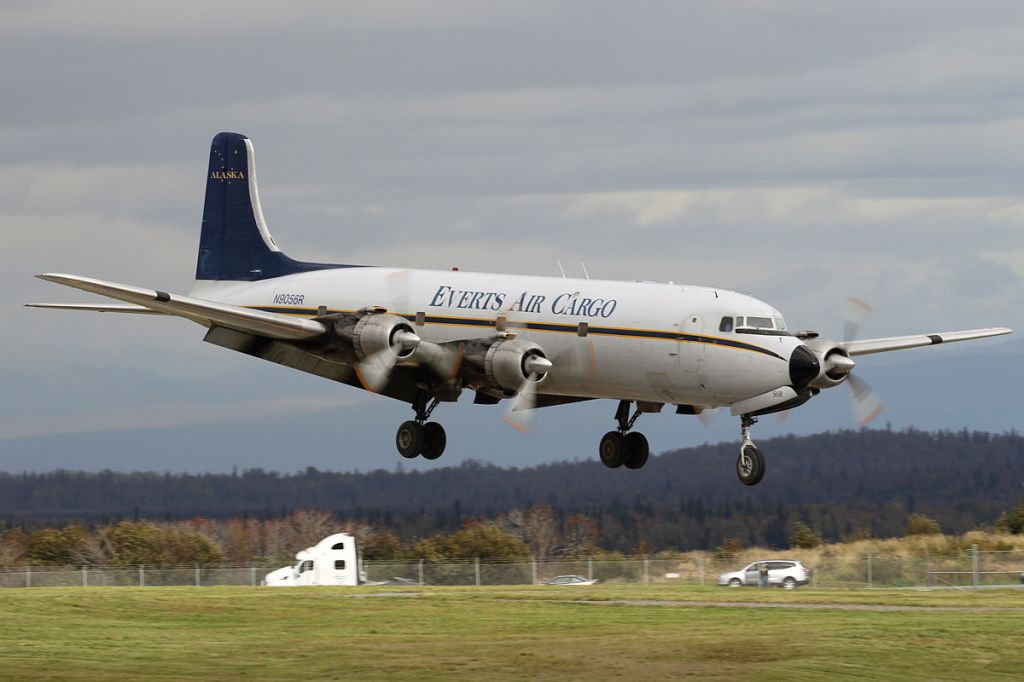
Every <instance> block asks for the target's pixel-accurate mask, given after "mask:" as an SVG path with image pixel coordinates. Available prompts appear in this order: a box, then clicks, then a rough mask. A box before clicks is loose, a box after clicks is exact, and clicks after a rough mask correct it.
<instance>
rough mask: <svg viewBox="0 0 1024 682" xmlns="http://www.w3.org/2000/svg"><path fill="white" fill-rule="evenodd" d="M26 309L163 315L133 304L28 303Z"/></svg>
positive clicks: (157, 311)
mask: <svg viewBox="0 0 1024 682" xmlns="http://www.w3.org/2000/svg"><path fill="white" fill-rule="evenodd" d="M25 307H26V308H52V309H54V310H88V311H91V312H94V313H135V314H136V315H163V314H164V313H163V312H161V311H159V310H151V309H149V308H147V307H145V306H141V305H132V304H131V303H110V304H108V305H97V304H94V303H26V304H25Z"/></svg>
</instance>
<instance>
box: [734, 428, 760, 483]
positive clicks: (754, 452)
mask: <svg viewBox="0 0 1024 682" xmlns="http://www.w3.org/2000/svg"><path fill="white" fill-rule="evenodd" d="M756 423H757V419H755V418H754V417H750V416H747V415H742V416H741V417H740V433H741V434H742V437H743V444H742V445H741V446H740V456H739V459H737V460H736V475H737V476H739V479H740V483H742V484H743V485H757V484H758V483H760V482H761V479H762V478H764V455H762V454H761V451H760V450H758V449H757V446H756V445H754V441H752V440H751V439H750V427H751V426H753V425H754V424H756Z"/></svg>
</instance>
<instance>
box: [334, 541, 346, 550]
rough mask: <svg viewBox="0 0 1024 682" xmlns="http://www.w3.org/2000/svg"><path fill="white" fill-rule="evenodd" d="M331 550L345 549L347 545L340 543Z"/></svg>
mask: <svg viewBox="0 0 1024 682" xmlns="http://www.w3.org/2000/svg"><path fill="white" fill-rule="evenodd" d="M331 549H345V543H344V542H339V543H337V544H335V545H334V546H333V547H331Z"/></svg>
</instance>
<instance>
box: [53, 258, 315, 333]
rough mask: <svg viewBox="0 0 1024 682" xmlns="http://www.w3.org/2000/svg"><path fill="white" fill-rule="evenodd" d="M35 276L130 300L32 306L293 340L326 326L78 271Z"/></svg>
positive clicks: (302, 319)
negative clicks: (171, 320)
mask: <svg viewBox="0 0 1024 682" xmlns="http://www.w3.org/2000/svg"><path fill="white" fill-rule="evenodd" d="M36 277H38V278H39V279H42V280H46V281H47V282H54V283H56V284H63V285H64V286H69V287H74V288H75V289H81V290H82V291H89V292H92V293H94V294H99V295H101V296H107V297H109V298H114V299H117V300H119V301H124V302H125V303H129V304H131V305H130V306H128V307H124V306H86V307H84V308H83V307H80V306H75V307H69V306H71V305H72V304H53V303H47V304H35V305H36V307H47V308H53V307H59V308H64V309H71V310H74V309H78V310H82V309H84V310H98V311H100V312H115V311H116V312H134V313H139V312H143V311H142V310H139V309H138V308H143V309H145V310H146V311H148V312H153V313H157V314H161V313H162V314H166V315H176V316H178V317H184V318H186V319H189V320H192V321H193V322H198V323H199V324H202V325H204V326H207V327H212V326H223V327H230V328H232V329H237V330H239V331H244V332H248V333H250V334H255V335H258V336H266V337H269V338H272V339H285V340H290V341H297V340H301V339H311V338H314V337H317V336H320V335H321V334H323V333H324V332H325V331H326V328H325V327H324V326H323V325H322V324H320V323H319V322H317V321H315V320H309V319H305V318H293V317H288V316H286V315H279V314H277V313H268V312H264V311H262V310H251V309H249V308H243V307H241V306H235V305H229V304H227V303H215V302H213V301H205V300H203V299H200V298H192V297H190V296H179V295H178V294H168V293H167V292H164V291H156V290H154V289H143V288H141V287H134V286H129V285H127V284H117V283H114V282H104V281H103V280H100V279H93V278H91V277H79V276H78V275H64V274H58V273H47V274H44V275H36Z"/></svg>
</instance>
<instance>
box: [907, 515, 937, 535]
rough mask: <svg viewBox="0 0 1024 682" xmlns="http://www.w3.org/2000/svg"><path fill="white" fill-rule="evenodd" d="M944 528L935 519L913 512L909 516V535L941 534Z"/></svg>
mask: <svg viewBox="0 0 1024 682" xmlns="http://www.w3.org/2000/svg"><path fill="white" fill-rule="evenodd" d="M941 534H942V528H940V527H939V522H938V521H936V520H935V519H933V518H931V517H929V516H925V515H924V514H918V513H917V512H913V513H912V514H910V515H909V516H908V517H907V535H941Z"/></svg>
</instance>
